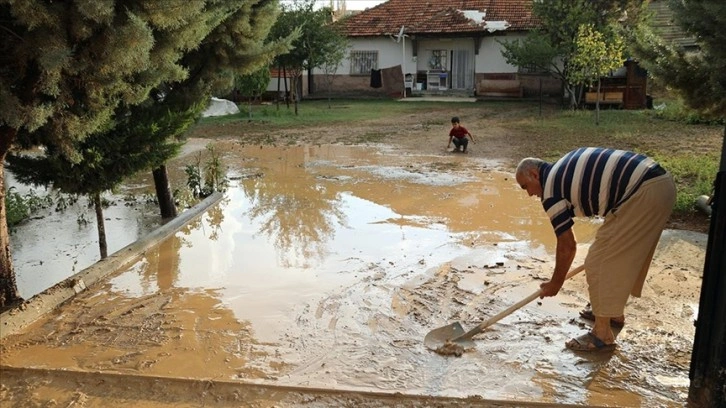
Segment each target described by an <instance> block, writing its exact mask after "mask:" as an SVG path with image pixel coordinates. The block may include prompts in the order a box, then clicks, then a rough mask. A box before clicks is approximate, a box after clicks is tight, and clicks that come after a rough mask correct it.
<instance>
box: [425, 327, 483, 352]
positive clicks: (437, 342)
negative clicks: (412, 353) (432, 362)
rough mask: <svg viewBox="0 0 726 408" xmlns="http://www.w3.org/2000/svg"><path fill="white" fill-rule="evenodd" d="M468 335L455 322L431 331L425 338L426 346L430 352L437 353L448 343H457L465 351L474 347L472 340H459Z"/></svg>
mask: <svg viewBox="0 0 726 408" xmlns="http://www.w3.org/2000/svg"><path fill="white" fill-rule="evenodd" d="M464 333H466V331H465V330H464V328H463V327H461V323H459V322H455V323H451V324H449V325H447V326H444V327H439V328H438V329H434V330H431V331H430V332H429V333H428V334H427V335H426V337H424V345H425V346H426V348H428V349H429V350H433V351H436V350H438V349H439V348H440V347H442V346H443V345H445V344H446V342H447V341H449V342H453V343H456V344H458V345H460V346H461V347H463V348H464V349H469V348H473V347H474V342H473V341H472V340H470V339H459V338H458V337H461V336H463V335H464Z"/></svg>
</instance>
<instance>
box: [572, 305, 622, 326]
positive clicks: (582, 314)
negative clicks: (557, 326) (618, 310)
mask: <svg viewBox="0 0 726 408" xmlns="http://www.w3.org/2000/svg"><path fill="white" fill-rule="evenodd" d="M580 317H582V318H583V319H585V320H591V321H593V322H594V321H595V315H594V314H592V310H590V309H585V310H582V311H580ZM623 326H625V322H624V321H623V322H619V321H617V320H615V319H613V318H611V319H610V327H613V328H616V329H622V328H623Z"/></svg>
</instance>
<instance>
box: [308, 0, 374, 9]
mask: <svg viewBox="0 0 726 408" xmlns="http://www.w3.org/2000/svg"><path fill="white" fill-rule="evenodd" d="M316 1H317V3H318V5H319V6H320V7H324V6H329V5H330V0H316ZM385 1H386V0H345V8H346V9H348V10H365V9H367V8H369V7H373V6H377V5H379V4H381V3H385ZM337 3H338V0H333V4H334V5H335V4H337Z"/></svg>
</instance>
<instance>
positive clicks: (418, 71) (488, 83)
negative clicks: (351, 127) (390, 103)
mask: <svg viewBox="0 0 726 408" xmlns="http://www.w3.org/2000/svg"><path fill="white" fill-rule="evenodd" d="M531 5H532V0H460V1H438V0H388V1H387V2H385V3H382V4H379V5H378V6H375V7H373V8H369V9H367V10H364V11H362V12H360V13H358V14H355V15H353V16H350V17H348V18H347V19H344V20H343V21H342V22H341V24H342V25H343V31H344V32H345V33H346V35H347V36H348V38H349V40H350V50H349V56H348V58H346V59H345V60H344V61H343V62H342V64H341V65H340V66H339V67H338V69H337V71H336V72H335V79H334V81H333V86H332V88H331V89H330V91H331V92H333V93H336V94H346V93H347V94H355V95H363V94H371V95H390V96H395V97H400V96H401V95H403V92H404V89H406V90H408V91H409V92H413V93H417V92H427V93H438V94H468V95H476V96H515V97H521V96H523V95H526V94H538V93H539V91H540V85H541V84H542V81H541V80H540V79H541V78H540V77H539V76H536V75H531V74H526V73H521V72H519V69H518V68H517V67H516V66H513V65H510V64H508V63H507V62H506V61H505V59H504V57H503V56H502V53H501V49H502V46H501V44H500V43H499V42H498V41H512V40H516V39H520V38H524V37H525V35H526V33H527V32H528V31H529V30H531V29H533V28H535V27H536V20H535V18H533V16H532V10H531ZM307 80H309V81H310V84H309V85H308V86H306V87H305V88H307V89H308V90H309V91H310V92H311V93H312V94H316V93H320V94H325V92H327V89H325V85H324V84H326V82H325V80H324V74H323V73H322V72H320V71H319V70H316V71H314V72H313V73H312V75H310V76H308V78H307ZM544 87H545V89H546V91H550V92H552V93H557V92H560V84H559V82H558V81H556V80H555V79H553V78H550V77H546V78H545V85H544Z"/></svg>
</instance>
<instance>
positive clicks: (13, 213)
mask: <svg viewBox="0 0 726 408" xmlns="http://www.w3.org/2000/svg"><path fill="white" fill-rule="evenodd" d="M52 205H53V198H52V197H51V196H50V195H44V196H40V195H38V194H36V193H35V191H34V190H30V191H29V192H28V193H26V194H24V195H23V194H20V193H18V192H17V191H16V189H15V187H10V188H9V189H8V191H7V193H6V194H5V208H6V212H7V223H8V227H10V228H12V227H14V226H16V225H18V224H20V223H21V222H23V221H25V220H27V219H28V218H30V217H31V216H32V215H33V214H35V213H37V212H38V211H40V210H42V209H45V208H48V207H50V206H52Z"/></svg>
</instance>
